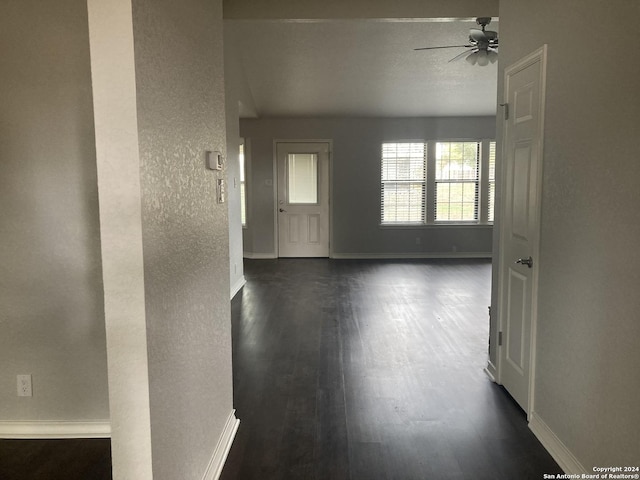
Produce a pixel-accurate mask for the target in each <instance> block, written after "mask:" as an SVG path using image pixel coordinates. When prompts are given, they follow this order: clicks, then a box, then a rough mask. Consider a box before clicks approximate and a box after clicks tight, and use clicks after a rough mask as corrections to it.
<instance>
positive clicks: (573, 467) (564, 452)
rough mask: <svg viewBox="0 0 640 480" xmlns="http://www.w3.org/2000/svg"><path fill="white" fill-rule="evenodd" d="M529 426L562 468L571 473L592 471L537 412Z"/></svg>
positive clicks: (579, 473) (533, 413) (532, 416)
mask: <svg viewBox="0 0 640 480" xmlns="http://www.w3.org/2000/svg"><path fill="white" fill-rule="evenodd" d="M529 428H530V429H531V431H532V432H533V434H534V435H535V436H536V437H537V438H538V440H540V443H542V446H543V447H544V448H546V449H547V451H548V452H549V453H550V454H551V456H552V457H553V459H554V460H555V461H556V462H558V465H560V468H562V470H564V472H565V473H568V474H570V475H582V474H583V473H584V474H586V473H590V472H587V470H586V469H585V468H584V467H583V466H582V464H581V463H580V462H579V461H578V459H577V458H576V457H575V456H574V455H573V453H571V451H570V450H569V449H568V448H567V447H566V446H565V444H564V443H562V441H561V440H560V439H559V438H558V437H557V436H556V434H555V433H553V430H551V428H549V426H548V425H547V424H546V423H545V422H544V420H542V419H541V418H540V416H538V414H537V413H536V412H532V413H531V420H530V421H529Z"/></svg>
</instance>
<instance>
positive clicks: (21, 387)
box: [18, 375, 33, 397]
mask: <svg viewBox="0 0 640 480" xmlns="http://www.w3.org/2000/svg"><path fill="white" fill-rule="evenodd" d="M18 396H19V397H31V396H33V387H32V384H31V375H18Z"/></svg>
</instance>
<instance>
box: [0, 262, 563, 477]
mask: <svg viewBox="0 0 640 480" xmlns="http://www.w3.org/2000/svg"><path fill="white" fill-rule="evenodd" d="M490 272H491V266H490V264H489V263H488V262H486V261H482V260H462V261H453V260H440V261H406V262H397V261H396V262H392V261H379V262H378V261H347V260H341V261H338V260H327V259H319V260H305V259H295V260H284V259H281V260H273V261H271V260H260V261H246V264H245V274H246V277H247V280H248V282H247V285H246V286H245V287H244V289H243V290H242V292H240V293H239V294H238V295H236V297H235V299H234V300H233V302H232V321H233V348H234V352H233V355H234V358H233V361H234V389H235V400H234V403H235V406H236V408H237V415H238V417H239V418H240V420H241V424H240V428H239V430H238V434H237V436H236V439H235V441H234V444H233V446H232V449H231V452H230V454H229V457H228V459H227V463H226V466H225V468H224V471H223V472H222V477H221V480H252V479H255V480H271V479H279V480H290V479H291V480H293V479H305V480H307V479H308V480H325V479H326V480H346V479H349V480H375V479H397V480H411V479H420V480H432V479H433V480H438V479H456V480H462V479H464V480H482V479H491V480H501V479H502V480H526V479H535V480H539V479H542V478H543V474H544V473H560V472H561V470H560V468H559V467H558V466H557V465H556V463H555V462H554V461H553V459H552V458H551V457H550V456H549V454H548V453H547V452H546V451H545V450H544V449H543V448H542V446H541V445H540V443H539V442H538V441H537V440H536V438H535V437H534V436H533V434H532V433H531V432H530V431H529V429H528V427H527V424H526V419H525V416H524V413H523V412H522V411H521V410H520V409H519V407H518V406H517V405H516V404H515V403H514V402H513V401H512V400H511V398H510V397H509V396H508V394H506V392H505V391H504V390H503V389H502V388H501V387H499V386H497V385H495V384H493V383H491V382H490V381H489V379H488V378H487V377H486V375H485V374H484V373H483V371H482V369H483V368H484V366H485V365H486V351H487V336H488V316H487V305H488V304H489V281H490ZM110 479H111V459H110V446H109V440H0V480H110ZM176 480H181V479H176Z"/></svg>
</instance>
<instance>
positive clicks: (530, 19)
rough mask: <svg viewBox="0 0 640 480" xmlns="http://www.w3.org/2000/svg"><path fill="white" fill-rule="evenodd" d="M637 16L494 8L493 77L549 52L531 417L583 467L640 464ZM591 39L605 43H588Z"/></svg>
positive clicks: (587, 2) (614, 5)
mask: <svg viewBox="0 0 640 480" xmlns="http://www.w3.org/2000/svg"><path fill="white" fill-rule="evenodd" d="M639 14H640V5H639V4H638V3H637V2H632V1H626V0H616V1H614V2H602V1H600V0H584V1H580V2H578V1H571V2H554V1H551V0H545V1H540V2H528V1H526V0H517V1H510V2H503V3H502V4H501V9H500V26H501V30H500V45H501V47H500V69H501V71H503V70H504V68H505V67H506V66H507V65H509V64H511V63H513V62H515V61H516V60H517V59H518V58H520V57H522V56H524V55H526V54H528V53H530V52H531V51H533V50H535V49H536V48H538V47H540V46H541V45H542V44H543V43H547V44H548V45H549V47H548V72H547V100H546V118H545V147H544V167H543V168H544V184H543V199H542V226H541V251H540V259H539V262H540V290H539V308H538V315H539V317H538V339H537V342H538V343H537V370H536V389H535V410H536V413H537V414H538V415H539V416H540V417H541V418H542V420H543V421H544V422H546V423H547V425H548V426H549V427H550V428H551V429H552V430H553V432H554V433H555V434H556V435H557V436H558V438H559V439H560V440H561V441H562V442H563V443H564V444H565V445H566V446H567V447H568V448H569V449H570V450H571V452H572V453H573V454H574V455H575V456H576V457H577V459H578V460H579V461H580V462H581V463H582V464H583V466H584V467H585V468H586V469H587V471H589V472H591V468H592V467H593V466H604V465H614V466H621V465H627V464H632V465H637V464H638V462H639V461H640V450H639V449H638V445H640V429H638V425H640V409H638V396H639V395H640V375H638V371H637V365H638V364H640V349H639V348H638V344H639V342H640V321H639V320H638V319H639V316H638V312H639V311H640V297H639V296H638V293H637V291H638V286H639V285H640V253H639V251H638V248H637V243H638V239H639V238H640V213H639V210H638V188H637V180H638V179H639V178H640V163H639V162H638V158H640V147H639V146H638V138H640V96H639V94H638V85H637V79H638V78H639V77H640V53H639V51H638V49H637V47H636V45H635V44H636V43H637V42H636V31H637V18H638V16H639ZM593 32H598V36H599V37H600V38H607V39H608V41H607V42H592V43H591V44H590V46H589V48H584V39H585V38H587V37H589V36H590V35H592V33H593ZM501 75H502V74H501ZM501 88H502V87H500V89H501ZM500 95H501V93H500ZM497 248H499V246H498V247H497Z"/></svg>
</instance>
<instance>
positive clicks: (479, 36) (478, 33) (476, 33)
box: [469, 28, 489, 42]
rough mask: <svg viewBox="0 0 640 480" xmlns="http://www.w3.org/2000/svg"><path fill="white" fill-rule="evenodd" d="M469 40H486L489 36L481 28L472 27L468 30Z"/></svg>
mask: <svg viewBox="0 0 640 480" xmlns="http://www.w3.org/2000/svg"><path fill="white" fill-rule="evenodd" d="M469 40H473V41H474V42H488V41H489V38H488V37H487V35H486V34H485V32H483V31H482V30H478V29H477V28H472V29H470V30H469Z"/></svg>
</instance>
